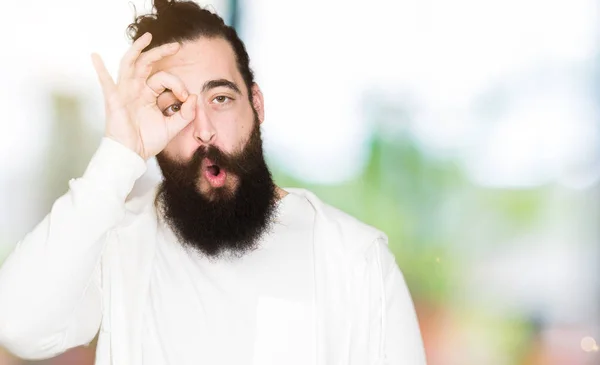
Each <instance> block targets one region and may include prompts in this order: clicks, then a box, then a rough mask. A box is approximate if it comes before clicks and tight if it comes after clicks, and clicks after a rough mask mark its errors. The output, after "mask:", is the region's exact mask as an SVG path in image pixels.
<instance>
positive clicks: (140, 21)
mask: <svg viewBox="0 0 600 365" xmlns="http://www.w3.org/2000/svg"><path fill="white" fill-rule="evenodd" d="M152 10H153V11H152V12H151V13H150V14H145V15H140V16H135V19H134V22H133V23H131V24H129V26H127V35H128V36H129V38H130V39H131V40H132V41H135V40H136V39H138V38H139V37H141V36H142V35H144V33H146V32H150V33H152V41H151V43H150V44H149V45H148V47H146V48H145V49H144V50H145V51H147V50H149V49H152V48H154V47H157V46H160V45H163V44H166V43H171V42H179V43H182V42H184V41H193V40H197V39H198V38H200V37H208V38H222V39H224V40H226V41H227V42H229V44H230V45H231V47H232V48H233V51H234V53H235V56H236V62H237V67H238V71H239V72H240V73H241V74H242V78H243V79H244V83H245V84H246V88H247V90H248V98H249V99H250V101H252V92H251V88H252V85H253V84H254V73H253V72H252V70H251V69H250V58H249V57H248V53H247V52H246V47H245V46H244V43H243V42H242V41H241V40H240V38H239V37H238V35H237V32H236V31H235V29H234V28H233V27H230V26H228V25H226V24H225V22H224V21H223V19H222V18H221V17H220V16H219V15H217V14H215V13H213V12H211V11H209V10H207V9H203V8H202V7H200V6H199V5H198V4H196V3H195V2H193V1H176V0H154V3H153V7H152Z"/></svg>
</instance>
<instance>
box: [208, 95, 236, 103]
mask: <svg viewBox="0 0 600 365" xmlns="http://www.w3.org/2000/svg"><path fill="white" fill-rule="evenodd" d="M230 100H233V99H232V98H230V97H229V96H225V95H219V96H216V97H215V98H214V99H213V102H216V103H217V104H225V103H227V102H228V101H230Z"/></svg>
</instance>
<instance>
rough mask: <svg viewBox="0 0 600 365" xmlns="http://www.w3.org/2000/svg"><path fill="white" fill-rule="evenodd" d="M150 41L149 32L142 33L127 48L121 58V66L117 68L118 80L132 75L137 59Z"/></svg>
mask: <svg viewBox="0 0 600 365" xmlns="http://www.w3.org/2000/svg"><path fill="white" fill-rule="evenodd" d="M151 41H152V34H151V33H149V32H146V33H144V35H142V36H141V37H139V38H138V39H136V41H135V42H133V44H132V45H131V47H129V50H127V52H125V54H124V55H123V58H121V64H120V66H119V80H122V79H124V78H128V77H131V75H133V68H134V66H135V62H136V61H137V59H138V57H139V56H140V54H141V53H142V51H143V50H144V48H146V47H148V45H149V44H150V42H151Z"/></svg>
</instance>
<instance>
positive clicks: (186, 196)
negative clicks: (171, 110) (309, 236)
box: [156, 113, 276, 258]
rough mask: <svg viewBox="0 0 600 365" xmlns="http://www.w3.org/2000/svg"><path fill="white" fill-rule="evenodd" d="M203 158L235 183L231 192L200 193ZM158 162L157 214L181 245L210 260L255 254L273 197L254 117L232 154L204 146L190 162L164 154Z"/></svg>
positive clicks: (223, 189) (214, 189)
mask: <svg viewBox="0 0 600 365" xmlns="http://www.w3.org/2000/svg"><path fill="white" fill-rule="evenodd" d="M205 158H208V159H210V161H212V162H214V164H215V165H217V166H218V167H219V168H220V169H221V170H222V169H224V170H225V171H226V173H227V177H228V178H229V177H235V178H236V179H235V180H237V184H234V185H235V187H231V186H228V185H227V184H225V185H224V186H219V187H213V186H210V184H208V185H209V188H208V190H205V191H203V192H202V191H200V179H202V178H203V176H202V175H203V167H202V164H203V161H204V160H205ZM156 159H157V161H158V164H159V167H160V169H161V171H162V173H163V181H162V183H161V184H160V186H159V188H158V194H157V200H156V202H157V208H158V209H159V211H160V213H162V217H163V218H164V219H165V221H166V222H167V224H168V225H169V226H170V227H171V229H172V230H173V232H174V233H175V235H176V236H177V238H178V239H179V240H180V241H181V243H183V244H184V245H185V246H188V247H191V248H192V249H194V250H196V251H197V252H199V253H201V254H204V255H205V256H207V257H209V258H218V257H221V256H222V255H223V254H225V253H227V254H232V255H234V256H237V257H241V256H243V255H244V254H245V253H247V252H249V251H252V250H254V249H255V248H257V246H258V243H259V242H260V239H261V238H262V236H263V234H264V233H266V232H267V231H268V230H269V229H270V228H271V224H272V221H273V216H274V212H275V207H276V195H275V183H274V182H273V179H272V176H271V173H270V171H269V169H268V167H267V164H266V162H265V159H264V155H263V149H262V139H261V134H260V123H259V121H258V117H257V115H256V113H255V120H254V127H253V130H252V133H251V135H250V138H249V140H248V142H247V143H246V145H245V147H243V149H242V150H241V151H239V152H238V153H236V154H232V155H230V154H226V153H224V152H222V151H221V150H220V149H219V148H217V147H215V146H213V145H208V146H205V145H203V146H201V147H199V148H198V149H197V150H196V151H195V152H194V155H193V156H192V158H191V160H190V161H188V162H178V161H175V160H173V159H171V158H169V157H167V156H166V155H165V154H164V153H163V152H161V153H160V154H158V155H157V156H156ZM229 182H231V181H229Z"/></svg>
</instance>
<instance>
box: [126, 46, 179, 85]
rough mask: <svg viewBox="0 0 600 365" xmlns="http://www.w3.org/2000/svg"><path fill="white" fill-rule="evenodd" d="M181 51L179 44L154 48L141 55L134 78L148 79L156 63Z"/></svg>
mask: <svg viewBox="0 0 600 365" xmlns="http://www.w3.org/2000/svg"><path fill="white" fill-rule="evenodd" d="M178 50H179V43H176V42H175V43H167V44H163V45H162V46H159V47H156V48H153V49H151V50H149V51H146V52H144V53H142V54H141V55H140V57H139V58H138V60H137V61H136V63H135V66H134V71H133V72H134V76H135V77H139V78H143V79H147V78H148V76H150V73H151V72H152V66H153V65H154V63H156V62H158V61H160V60H161V59H163V58H165V57H167V56H172V55H174V54H175V53H177V51H178Z"/></svg>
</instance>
